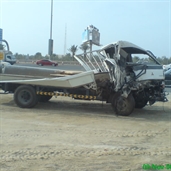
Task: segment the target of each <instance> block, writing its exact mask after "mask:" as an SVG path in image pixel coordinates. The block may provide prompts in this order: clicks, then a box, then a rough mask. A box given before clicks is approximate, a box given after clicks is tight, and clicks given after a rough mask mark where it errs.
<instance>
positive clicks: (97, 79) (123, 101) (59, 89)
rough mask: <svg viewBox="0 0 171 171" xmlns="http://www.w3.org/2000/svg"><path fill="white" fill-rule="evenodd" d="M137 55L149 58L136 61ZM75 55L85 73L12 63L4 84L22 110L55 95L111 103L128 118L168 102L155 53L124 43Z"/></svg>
mask: <svg viewBox="0 0 171 171" xmlns="http://www.w3.org/2000/svg"><path fill="white" fill-rule="evenodd" d="M135 54H138V55H140V56H141V55H145V56H146V57H147V58H146V59H144V58H142V59H143V60H141V61H138V62H134V61H133V57H132V55H135ZM74 57H75V59H76V60H77V61H78V62H79V63H80V64H81V65H82V66H83V67H84V69H85V71H82V72H81V71H61V70H56V69H45V68H39V67H25V66H17V65H13V66H6V67H4V68H0V87H1V89H2V90H4V92H5V93H7V92H9V93H13V94H14V101H15V103H16V104H17V105H18V106H19V107H21V108H32V107H34V106H36V104H37V103H38V102H47V101H49V100H50V99H51V98H52V96H55V97H57V96H68V97H72V98H74V99H85V100H101V101H106V102H107V103H111V106H112V108H113V110H114V112H115V113H116V114H117V115H123V116H128V115H130V114H131V113H132V112H133V110H134V108H143V107H145V106H146V105H147V104H149V105H152V104H154V103H155V102H156V101H162V102H166V101H167V98H166V95H165V92H164V73H163V68H162V65H161V64H160V63H159V62H158V61H157V59H156V57H155V56H154V55H153V54H152V53H151V52H150V51H147V50H144V49H142V48H140V47H138V46H137V45H134V44H132V43H130V42H126V41H118V42H116V43H111V44H109V45H107V46H104V47H102V48H101V49H100V50H96V51H92V52H89V53H87V54H86V58H85V54H80V55H75V56H74Z"/></svg>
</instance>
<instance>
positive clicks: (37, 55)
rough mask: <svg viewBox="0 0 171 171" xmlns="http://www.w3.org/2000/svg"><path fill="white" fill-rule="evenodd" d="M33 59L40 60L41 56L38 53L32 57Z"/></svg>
mask: <svg viewBox="0 0 171 171" xmlns="http://www.w3.org/2000/svg"><path fill="white" fill-rule="evenodd" d="M34 58H35V59H42V54H41V53H40V52H37V53H36V54H35V55H34Z"/></svg>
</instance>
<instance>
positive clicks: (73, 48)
mask: <svg viewBox="0 0 171 171" xmlns="http://www.w3.org/2000/svg"><path fill="white" fill-rule="evenodd" d="M78 48H79V49H81V50H82V51H83V53H84V58H86V55H85V54H86V52H87V51H88V50H89V49H90V47H89V45H88V44H82V45H81V46H80V47H78V46H77V45H72V46H71V47H70V48H69V49H68V51H69V53H66V54H65V55H57V54H55V53H54V54H53V55H52V56H51V57H50V59H51V60H53V61H74V57H73V56H74V55H75V54H76V52H77V50H78ZM3 49H5V46H4V45H2V44H0V50H3ZM14 55H15V57H16V59H17V60H18V61H37V60H40V59H49V56H48V55H45V56H43V55H42V53H41V52H37V53H36V54H34V55H28V54H27V55H26V54H20V53H15V54H14ZM157 59H158V61H159V62H160V63H161V64H163V65H167V64H170V63H171V57H166V56H161V57H157ZM139 60H140V58H139V57H138V56H134V57H133V61H134V62H137V61H139Z"/></svg>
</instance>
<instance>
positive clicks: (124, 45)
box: [101, 40, 147, 53]
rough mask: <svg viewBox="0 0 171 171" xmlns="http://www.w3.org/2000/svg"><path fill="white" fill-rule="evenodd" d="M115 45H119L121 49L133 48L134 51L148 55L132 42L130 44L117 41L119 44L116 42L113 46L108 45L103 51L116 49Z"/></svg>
mask: <svg viewBox="0 0 171 171" xmlns="http://www.w3.org/2000/svg"><path fill="white" fill-rule="evenodd" d="M115 45H118V46H119V47H120V48H125V49H126V48H132V49H137V50H140V53H147V51H146V50H145V49H143V48H141V47H139V46H137V45H135V44H133V43H131V42H128V41H122V40H120V41H117V42H114V43H111V44H108V45H106V46H104V47H102V48H101V50H105V49H108V48H110V47H114V46H115Z"/></svg>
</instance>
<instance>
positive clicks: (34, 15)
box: [0, 0, 171, 57]
mask: <svg viewBox="0 0 171 171" xmlns="http://www.w3.org/2000/svg"><path fill="white" fill-rule="evenodd" d="M50 19H51V0H0V28H2V29H3V39H5V40H7V41H8V43H9V45H10V50H11V51H12V52H13V53H14V54H15V53H19V54H25V55H27V54H28V55H34V54H36V53H37V52H40V53H42V55H46V54H48V40H49V38H50ZM52 19H53V20H52V39H53V41H54V46H53V47H54V48H53V53H55V54H59V55H63V54H64V53H65V52H66V53H68V52H69V51H68V49H69V48H70V47H71V46H72V45H77V46H78V47H79V46H80V45H81V44H82V33H83V31H84V29H85V28H86V27H87V26H88V25H94V26H95V27H96V28H98V29H99V32H100V44H102V45H107V44H110V43H112V42H116V41H118V40H125V41H129V42H132V43H134V44H136V45H138V46H140V47H142V48H144V49H147V50H150V51H152V52H153V53H154V54H155V55H156V56H157V57H162V56H166V57H171V0H103V1H102V0H53V18H52ZM65 45H66V48H65ZM99 48H101V47H98V46H95V45H94V46H93V50H94V49H99ZM77 53H82V52H81V50H78V51H77Z"/></svg>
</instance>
